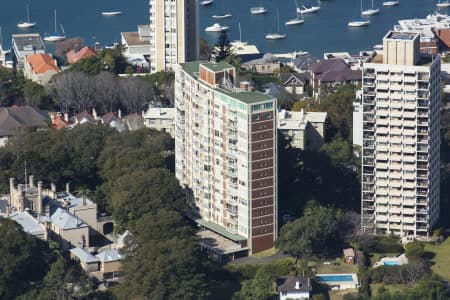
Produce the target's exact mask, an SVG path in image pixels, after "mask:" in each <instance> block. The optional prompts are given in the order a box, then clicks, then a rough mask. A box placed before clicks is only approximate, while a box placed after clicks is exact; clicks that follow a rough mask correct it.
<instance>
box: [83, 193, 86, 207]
mask: <svg viewBox="0 0 450 300" xmlns="http://www.w3.org/2000/svg"><path fill="white" fill-rule="evenodd" d="M86 205H87V203H86V196H85V195H83V206H86Z"/></svg>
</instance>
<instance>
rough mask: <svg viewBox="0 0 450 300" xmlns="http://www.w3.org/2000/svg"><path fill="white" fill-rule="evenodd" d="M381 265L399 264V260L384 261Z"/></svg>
mask: <svg viewBox="0 0 450 300" xmlns="http://www.w3.org/2000/svg"><path fill="white" fill-rule="evenodd" d="M383 265H384V266H399V265H400V262H399V261H384V262H383Z"/></svg>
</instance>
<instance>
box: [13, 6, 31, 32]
mask: <svg viewBox="0 0 450 300" xmlns="http://www.w3.org/2000/svg"><path fill="white" fill-rule="evenodd" d="M35 25H36V22H31V21H30V8H29V5H28V4H27V21H26V22H20V23H19V24H17V27H19V28H31V27H34V26H35Z"/></svg>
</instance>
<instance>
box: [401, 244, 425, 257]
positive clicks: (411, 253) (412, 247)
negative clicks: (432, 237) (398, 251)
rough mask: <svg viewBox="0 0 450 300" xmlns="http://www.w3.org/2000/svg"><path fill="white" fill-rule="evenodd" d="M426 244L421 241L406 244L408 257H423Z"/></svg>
mask: <svg viewBox="0 0 450 300" xmlns="http://www.w3.org/2000/svg"><path fill="white" fill-rule="evenodd" d="M424 249H425V246H424V244H423V243H420V242H410V243H408V244H406V246H405V255H406V257H407V258H408V259H414V258H419V257H422V256H423V254H424Z"/></svg>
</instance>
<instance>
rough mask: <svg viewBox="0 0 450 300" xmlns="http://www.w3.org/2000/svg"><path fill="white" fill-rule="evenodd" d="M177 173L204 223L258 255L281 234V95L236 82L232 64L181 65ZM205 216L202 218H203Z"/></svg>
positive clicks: (177, 73)
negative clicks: (278, 113) (278, 131)
mask: <svg viewBox="0 0 450 300" xmlns="http://www.w3.org/2000/svg"><path fill="white" fill-rule="evenodd" d="M175 107H176V122H175V123H176V124H175V164H176V176H177V178H178V180H179V181H180V184H181V185H182V186H183V187H184V188H186V191H188V195H189V200H190V203H191V204H192V208H193V210H194V211H195V213H196V215H198V216H199V217H200V219H197V221H198V222H197V223H198V224H199V225H200V226H201V227H204V228H206V229H207V230H211V231H214V232H215V233H217V234H218V235H220V236H221V237H224V238H227V239H229V240H231V241H233V242H235V243H236V244H237V245H238V246H239V247H237V249H238V250H237V251H236V252H238V251H245V252H247V253H248V254H250V255H251V254H253V253H257V252H260V251H264V250H267V249H270V248H272V247H273V244H274V241H275V240H276V238H277V213H276V212H277V201H278V197H277V164H276V162H277V132H276V130H277V129H276V124H277V123H276V117H277V114H276V107H277V101H276V99H275V98H273V97H270V96H268V95H266V94H263V93H260V92H255V91H252V90H251V87H250V85H249V83H248V82H239V83H238V82H237V76H236V70H235V68H234V67H233V66H232V65H230V64H228V63H225V62H219V63H212V62H202V61H194V62H187V63H184V64H180V65H178V67H177V69H176V70H175ZM199 220H201V221H199Z"/></svg>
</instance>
